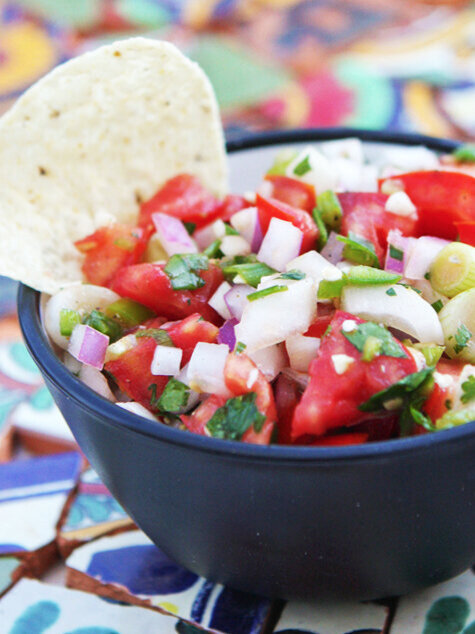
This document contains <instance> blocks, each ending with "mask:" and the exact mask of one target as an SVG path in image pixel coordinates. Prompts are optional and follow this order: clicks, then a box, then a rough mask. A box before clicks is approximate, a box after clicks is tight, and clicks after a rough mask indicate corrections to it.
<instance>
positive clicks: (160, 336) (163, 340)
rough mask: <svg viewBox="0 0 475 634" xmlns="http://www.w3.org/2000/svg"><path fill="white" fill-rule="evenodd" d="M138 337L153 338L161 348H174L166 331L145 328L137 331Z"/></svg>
mask: <svg viewBox="0 0 475 634" xmlns="http://www.w3.org/2000/svg"><path fill="white" fill-rule="evenodd" d="M135 336H136V337H152V338H153V339H155V341H156V342H157V343H158V345H160V346H174V345H175V344H174V343H173V341H172V338H171V337H170V335H169V334H168V332H167V331H166V330H162V328H145V329H144V330H137V331H136V332H135Z"/></svg>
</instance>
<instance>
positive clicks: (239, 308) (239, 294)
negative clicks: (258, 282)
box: [224, 284, 256, 319]
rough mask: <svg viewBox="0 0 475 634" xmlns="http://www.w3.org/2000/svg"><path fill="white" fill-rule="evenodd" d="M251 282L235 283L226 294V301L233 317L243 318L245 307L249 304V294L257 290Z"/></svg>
mask: <svg viewBox="0 0 475 634" xmlns="http://www.w3.org/2000/svg"><path fill="white" fill-rule="evenodd" d="M255 290H256V289H255V288H253V287H252V286H249V284H235V285H234V286H233V287H232V288H230V289H229V290H228V291H227V292H226V293H225V295H224V301H225V303H226V306H227V307H228V310H229V312H230V313H231V316H232V317H235V318H236V319H241V317H242V314H243V312H244V308H245V307H246V306H247V304H249V300H248V299H247V296H248V295H250V294H251V293H254V292H255Z"/></svg>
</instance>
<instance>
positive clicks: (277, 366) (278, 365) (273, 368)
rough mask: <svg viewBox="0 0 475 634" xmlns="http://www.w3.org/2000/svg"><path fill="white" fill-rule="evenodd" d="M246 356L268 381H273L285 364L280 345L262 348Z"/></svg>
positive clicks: (283, 353)
mask: <svg viewBox="0 0 475 634" xmlns="http://www.w3.org/2000/svg"><path fill="white" fill-rule="evenodd" d="M248 356H249V358H250V359H251V360H252V361H254V363H255V364H256V365H257V367H258V368H259V370H260V371H261V372H262V374H263V375H264V376H265V377H266V379H267V380H268V381H273V380H274V379H275V377H276V376H277V375H278V374H279V372H280V371H281V370H282V369H283V368H284V367H285V366H286V364H287V358H286V356H285V351H284V345H283V344H282V343H278V344H276V345H273V346H268V347H267V348H262V350H256V351H255V352H252V353H251V354H249V355H248Z"/></svg>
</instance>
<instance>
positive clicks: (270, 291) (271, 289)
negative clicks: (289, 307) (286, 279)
mask: <svg viewBox="0 0 475 634" xmlns="http://www.w3.org/2000/svg"><path fill="white" fill-rule="evenodd" d="M288 290H289V287H288V286H281V285H280V284H275V285H274V286H268V287H267V288H263V289H262V290H260V291H256V292H255V293H250V294H249V295H248V296H247V299H248V300H249V301H250V302H254V301H255V300H256V299H261V298H262V297H267V296H268V295H274V294H275V293H282V292H284V291H288Z"/></svg>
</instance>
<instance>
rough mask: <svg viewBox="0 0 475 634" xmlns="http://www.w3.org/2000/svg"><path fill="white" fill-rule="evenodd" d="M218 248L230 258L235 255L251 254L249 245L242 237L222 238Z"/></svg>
mask: <svg viewBox="0 0 475 634" xmlns="http://www.w3.org/2000/svg"><path fill="white" fill-rule="evenodd" d="M219 248H220V250H221V251H222V252H223V253H224V255H226V256H227V257H230V258H232V257H234V256H235V255H248V254H249V253H250V252H251V245H250V244H249V242H248V241H247V240H245V239H244V238H243V237H242V236H224V238H222V240H221V244H220V245H219Z"/></svg>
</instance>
